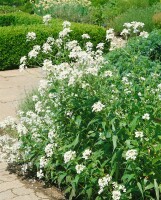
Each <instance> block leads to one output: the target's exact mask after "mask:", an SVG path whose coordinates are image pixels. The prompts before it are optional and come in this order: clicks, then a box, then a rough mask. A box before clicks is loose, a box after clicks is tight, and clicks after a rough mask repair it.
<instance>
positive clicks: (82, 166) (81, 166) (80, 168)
mask: <svg viewBox="0 0 161 200" xmlns="http://www.w3.org/2000/svg"><path fill="white" fill-rule="evenodd" d="M84 168H85V166H84V165H76V167H75V169H76V171H77V174H80V173H81V172H82V171H83V170H84Z"/></svg>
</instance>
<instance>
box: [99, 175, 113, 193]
mask: <svg viewBox="0 0 161 200" xmlns="http://www.w3.org/2000/svg"><path fill="white" fill-rule="evenodd" d="M111 180H112V177H111V176H110V175H109V174H107V175H106V176H104V177H103V178H100V179H99V180H98V185H99V187H100V190H99V191H98V194H101V193H102V192H103V190H104V187H106V186H108V184H109V182H110V181H111Z"/></svg>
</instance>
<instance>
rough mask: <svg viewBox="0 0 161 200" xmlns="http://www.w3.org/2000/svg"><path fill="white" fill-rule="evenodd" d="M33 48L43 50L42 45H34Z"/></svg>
mask: <svg viewBox="0 0 161 200" xmlns="http://www.w3.org/2000/svg"><path fill="white" fill-rule="evenodd" d="M33 49H34V50H35V51H40V50H41V47H40V45H35V46H33Z"/></svg>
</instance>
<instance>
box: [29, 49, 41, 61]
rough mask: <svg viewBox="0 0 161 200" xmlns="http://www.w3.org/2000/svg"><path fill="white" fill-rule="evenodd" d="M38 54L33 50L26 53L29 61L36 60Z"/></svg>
mask: <svg viewBox="0 0 161 200" xmlns="http://www.w3.org/2000/svg"><path fill="white" fill-rule="evenodd" d="M38 54H39V52H38V51H36V50H35V49H33V50H31V51H30V52H29V53H28V57H29V59H31V58H36V57H37V55H38Z"/></svg>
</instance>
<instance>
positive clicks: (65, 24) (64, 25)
mask: <svg viewBox="0 0 161 200" xmlns="http://www.w3.org/2000/svg"><path fill="white" fill-rule="evenodd" d="M70 26H71V23H70V22H68V21H64V22H63V28H68V27H70Z"/></svg>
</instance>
